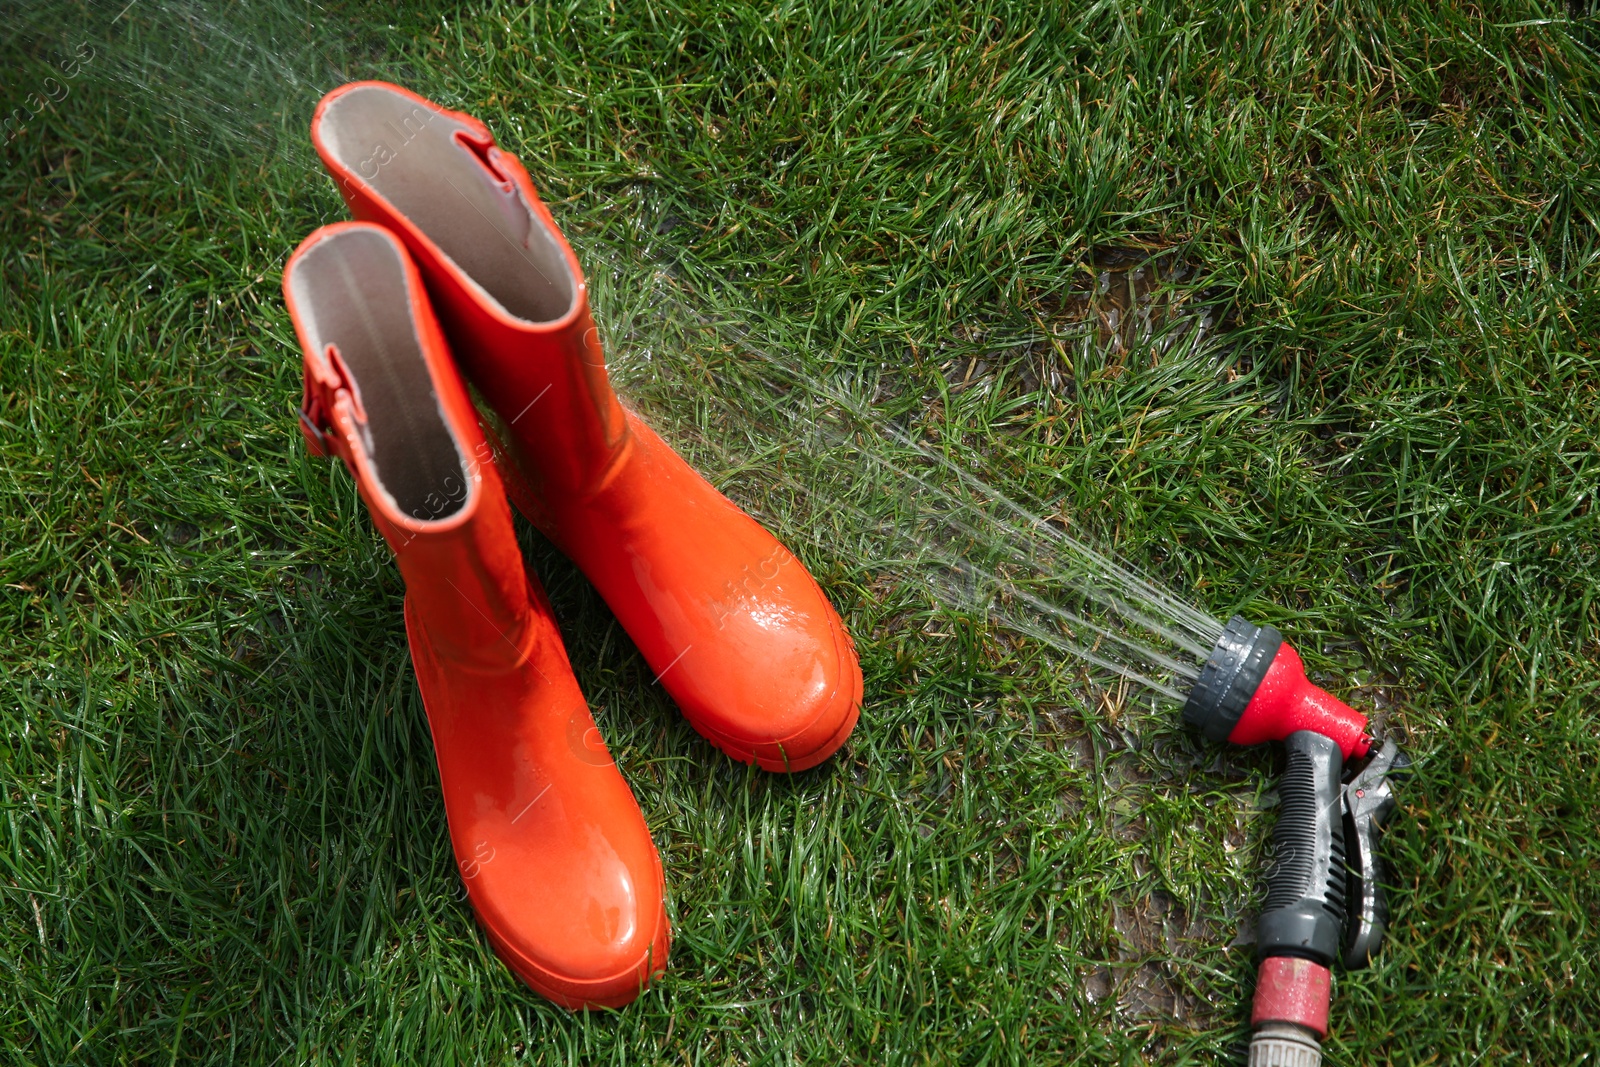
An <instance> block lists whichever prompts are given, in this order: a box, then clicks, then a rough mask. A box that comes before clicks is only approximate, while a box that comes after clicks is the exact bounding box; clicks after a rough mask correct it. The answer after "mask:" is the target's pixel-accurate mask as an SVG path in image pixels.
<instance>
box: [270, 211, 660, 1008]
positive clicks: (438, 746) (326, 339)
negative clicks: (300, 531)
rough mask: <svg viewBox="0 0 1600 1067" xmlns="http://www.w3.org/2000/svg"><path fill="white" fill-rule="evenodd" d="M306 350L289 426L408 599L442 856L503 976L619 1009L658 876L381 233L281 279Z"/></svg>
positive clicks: (316, 241)
mask: <svg viewBox="0 0 1600 1067" xmlns="http://www.w3.org/2000/svg"><path fill="white" fill-rule="evenodd" d="M283 289H284V296H285V298H286V299H287V301H288V305H289V314H290V316H291V317H292V318H293V319H294V324H295V330H296V331H297V332H298V333H299V336H300V343H301V346H302V347H303V348H304V350H305V381H306V393H305V403H304V406H303V408H302V411H301V428H302V430H303V431H304V432H305V435H306V440H307V442H308V443H309V444H310V445H311V448H312V451H313V452H316V453H317V454H319V455H326V454H327V453H329V452H332V453H334V454H336V455H338V456H339V458H341V459H343V460H344V462H345V465H346V466H347V467H348V468H349V469H350V472H351V473H352V474H353V475H355V479H356V484H357V485H358V486H359V487H360V490H361V497H362V499H363V500H365V501H366V503H367V508H368V510H369V511H370V512H371V514H372V519H373V522H374V523H375V524H376V525H377V527H378V530H379V531H380V532H381V533H382V534H383V536H384V539H385V540H386V541H388V543H389V547H390V548H391V549H393V550H394V555H395V560H396V561H397V562H398V563H399V566H400V573H401V574H402V575H403V576H404V577H405V581H406V601H405V617H406V635H407V637H408V638H409V639H410V643H411V659H412V662H413V664H414V665H415V666H416V672H417V687H418V688H419V689H421V690H422V702H423V705H424V706H425V707H426V709H427V713H428V727H429V729H430V730H431V731H432V733H433V744H434V749H435V752H436V754H437V756H438V760H439V783H440V785H441V786H442V787H443V791H444V808H445V814H446V816H447V817H448V818H449V822H450V842H451V845H452V846H453V847H454V849H455V854H456V861H457V862H458V863H459V864H460V866H461V874H462V878H463V879H464V881H465V883H466V887H467V894H468V896H469V898H470V899H471V901H472V906H473V909H474V910H475V911H476V912H477V915H478V919H479V921H480V922H482V923H483V927H484V929H485V930H486V931H488V934H489V940H490V942H491V943H492V944H493V945H494V949H495V951H496V952H497V953H498V954H499V956H500V958H501V959H503V960H504V961H505V962H506V963H507V964H508V965H509V966H510V967H511V969H512V970H513V971H514V972H516V974H517V976H518V977H519V978H521V979H522V980H523V981H525V982H526V983H528V985H530V986H532V987H533V988H534V989H535V990H536V991H537V992H539V993H542V994H543V995H544V996H546V997H549V998H550V999H551V1000H553V1001H555V1002H556V1003H557V1004H562V1005H565V1006H566V1007H569V1008H580V1007H585V1008H586V1007H619V1006H621V1005H623V1004H626V1003H627V1002H628V1001H630V1000H632V999H633V998H634V997H635V996H637V995H638V994H639V991H640V990H641V989H642V988H643V987H644V985H645V984H646V983H647V982H648V981H649V980H650V978H651V976H652V975H655V974H658V973H660V972H661V970H662V969H663V968H664V966H665V963H666V957H667V916H666V910H665V908H664V907H663V904H662V880H661V861H660V858H659V857H658V856H657V855H656V849H655V844H654V842H652V841H651V839H650V833H649V831H648V830H647V829H646V828H645V823H644V817H643V815H641V813H640V811H639V805H638V804H637V803H636V802H635V801H634V799H633V794H632V793H631V792H629V790H628V784H627V783H626V782H625V781H623V779H622V775H621V773H620V772H618V770H617V767H616V764H615V763H613V762H612V760H611V755H610V753H609V752H607V751H606V746H605V742H604V741H602V740H601V739H600V734H599V731H598V730H597V729H596V728H595V725H594V719H592V718H591V717H590V715H589V708H588V705H587V704H586V703H585V701H584V699H583V694H582V693H581V692H579V690H578V683H577V680H576V679H575V678H573V676H572V668H571V666H569V665H568V663H567V655H566V650H565V649H564V648H563V647H562V644H561V634H560V632H559V631H558V630H557V629H556V625H555V622H554V621H553V620H552V618H551V616H550V605H549V603H548V602H547V601H546V600H545V596H544V591H543V590H542V589H540V587H539V586H538V584H537V583H536V582H535V581H534V580H533V578H532V576H531V575H528V574H527V573H526V571H525V570H524V569H523V565H522V555H521V552H520V551H519V550H518V546H517V542H516V537H515V535H514V534H513V532H512V527H511V509H510V508H509V507H507V506H506V498H505V490H504V488H503V487H502V486H501V484H500V477H499V475H498V473H497V472H496V470H495V467H494V464H493V463H492V462H491V461H490V451H489V448H488V446H487V444H486V443H485V441H484V438H483V435H482V432H481V431H480V430H479V428H478V422H477V418H476V414H475V412H474V411H473V408H472V401H471V400H470V399H469V398H468V396H467V393H466V389H465V387H464V386H463V385H462V383H461V378H460V376H459V375H458V374H457V372H456V369H455V367H454V365H453V364H452V363H451V361H450V355H449V351H448V349H447V348H446V347H445V341H444V337H443V335H442V333H441V332H440V330H439V326H438V323H437V322H436V321H435V319H434V317H433V313H432V311H431V310H430V307H429V304H428V297H427V293H426V291H425V290H424V289H423V286H422V280H421V277H420V276H419V275H418V273H417V270H416V267H415V265H414V264H413V263H412V262H411V259H410V257H409V256H408V255H407V254H406V252H405V249H404V248H403V247H402V246H401V244H400V243H399V242H398V241H397V240H395V237H394V235H393V234H391V233H388V232H387V231H385V230H382V229H380V228H379V227H376V226H369V225H366V224H364V223H350V222H347V223H340V224H338V225H335V226H326V227H323V228H322V229H320V230H318V231H317V232H316V233H314V234H312V235H311V236H310V237H308V238H307V239H306V240H305V243H303V244H302V245H301V246H300V248H299V249H298V250H297V251H296V252H295V254H294V256H293V257H292V258H291V259H290V260H289V263H288V265H287V266H286V267H285V268H284V272H283Z"/></svg>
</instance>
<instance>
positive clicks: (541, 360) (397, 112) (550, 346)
mask: <svg viewBox="0 0 1600 1067" xmlns="http://www.w3.org/2000/svg"><path fill="white" fill-rule="evenodd" d="M311 139H312V142H313V143H314V144H315V145H316V147H317V151H318V153H319V154H320V155H321V156H322V160H323V163H324V165H326V166H327V168H328V170H329V171H330V172H331V173H332V175H333V177H334V180H335V181H336V182H337V183H338V186H339V191H340V193H341V194H342V195H343V196H344V198H345V201H346V202H347V203H348V204H349V205H350V209H351V211H353V212H354V213H355V215H356V217H358V218H362V219H368V220H371V221H374V222H378V223H381V224H382V225H384V226H386V227H389V228H390V229H392V230H393V231H394V232H395V233H396V234H397V235H398V236H399V237H400V239H401V240H402V241H404V242H405V245H406V247H407V248H408V249H409V250H410V252H411V254H412V255H413V256H414V257H415V258H416V260H417V265H418V267H419V268H420V269H421V271H422V275H423V278H424V279H425V281H426V282H427V286H428V291H429V292H430V293H431V294H432V296H433V299H434V301H435V303H436V305H437V306H438V308H439V315H440V318H441V320H442V321H443V323H444V326H445V329H446V331H447V332H448V333H449V335H450V339H451V343H452V344H453V346H454V349H455V353H456V357H457V358H458V359H459V360H460V361H461V365H462V367H463V369H464V370H465V371H466V373H467V376H468V377H469V378H471V380H472V381H473V383H474V384H475V385H477V386H478V388H479V389H480V390H481V391H482V393H483V395H484V396H485V397H486V398H487V400H488V402H489V404H490V405H491V406H492V407H493V408H494V410H495V412H496V413H497V414H498V415H499V417H500V421H501V424H502V425H503V426H504V427H506V429H507V433H508V435H509V437H510V439H511V440H510V445H511V452H512V455H513V457H514V458H515V461H516V464H517V466H518V468H520V473H521V475H522V478H521V479H520V483H521V484H518V483H517V482H515V481H514V482H512V484H511V490H512V499H513V501H514V502H515V503H516V504H517V506H518V507H519V508H520V509H521V510H522V511H523V512H524V513H525V514H527V516H528V518H529V519H530V520H532V521H533V523H534V524H535V525H536V526H538V527H539V529H541V530H542V531H544V533H545V534H546V535H547V536H548V537H549V538H550V539H551V540H552V541H553V542H555V544H556V545H557V547H559V548H560V549H561V550H562V551H563V552H565V553H566V554H567V555H568V556H569V557H570V558H571V559H572V560H573V561H574V562H576V563H577V564H578V566H579V567H580V568H581V569H582V570H583V572H584V574H586V575H587V576H588V577H589V579H590V581H592V582H593V583H594V584H595V587H596V588H597V589H599V591H600V593H601V595H602V596H604V597H605V599H606V603H607V604H609V605H610V606H611V610H612V611H613V612H615V613H616V616H617V618H618V619H619V620H620V621H621V622H622V625H623V627H624V628H625V629H626V630H627V631H628V633H629V634H630V635H632V637H633V639H634V641H635V643H637V644H638V646H639V650H640V651H641V652H643V653H644V657H645V660H646V661H647V662H648V663H649V664H650V668H651V669H652V670H653V671H655V672H656V676H657V679H658V680H659V681H661V682H662V684H664V685H665V686H666V687H667V690H668V691H669V692H670V693H671V694H672V696H673V698H674V699H675V700H676V701H677V702H678V706H679V707H681V708H682V709H683V711H684V714H685V715H687V716H688V718H689V721H690V722H691V723H692V724H693V725H694V727H695V729H697V730H699V731H700V733H702V734H704V735H705V736H706V737H707V738H709V739H710V740H711V742H712V743H713V744H715V745H716V746H717V747H718V748H720V749H722V750H723V751H724V752H726V753H728V754H729V755H730V756H732V757H734V758H735V759H738V760H743V761H745V762H747V763H748V762H750V761H752V760H754V761H755V762H757V763H759V764H760V765H761V766H763V767H765V768H767V769H769V770H804V769H805V768H808V767H812V766H815V765H816V764H818V763H821V762H822V761H823V760H825V759H827V758H828V756H830V755H831V754H832V753H833V752H834V750H835V749H837V748H838V747H839V746H840V745H841V744H843V743H844V740H845V738H846V737H847V736H848V735H849V733H850V731H851V729H852V728H853V727H854V726H855V723H856V719H857V717H858V716H859V714H860V704H861V668H860V666H859V665H858V663H857V661H856V655H855V649H854V646H853V645H852V644H851V641H850V638H849V636H848V635H847V634H846V632H845V629H844V625H843V623H841V622H840V620H839V616H838V614H837V613H836V612H835V611H834V610H833V608H832V606H831V605H830V604H829V603H828V601H827V598H826V597H825V596H824V595H823V593H822V590H821V589H819V588H818V586H817V583H816V582H815V580H813V579H812V577H811V575H810V574H809V573H807V571H806V569H805V567H804V566H803V565H802V564H801V563H800V562H799V560H797V559H796V558H795V557H794V556H793V555H792V554H791V553H790V552H789V551H788V550H787V549H785V548H784V547H783V545H781V544H779V543H778V541H777V539H776V538H774V537H773V536H772V535H771V534H770V533H768V532H767V531H766V530H764V529H763V528H762V527H761V526H759V525H758V524H757V523H756V522H755V521H754V520H752V519H751V518H750V517H749V516H748V515H746V514H745V513H744V512H742V511H740V510H739V509H738V508H737V507H735V506H734V505H733V504H732V503H731V502H730V501H728V499H727V498H726V497H724V496H723V495H722V494H720V493H718V492H717V491H716V490H715V489H714V488H712V486H711V484H710V483H709V482H707V481H706V480H705V479H704V478H702V477H701V476H700V475H699V474H697V473H695V471H694V470H692V469H691V468H690V467H689V465H688V464H687V463H685V462H684V461H683V459H682V458H681V457H679V456H678V454H677V453H676V452H674V451H673V450H672V449H671V448H670V447H668V446H667V445H666V444H665V443H664V442H663V441H662V440H661V438H659V437H658V436H656V434H655V433H653V432H652V431H651V430H650V428H649V427H648V426H646V425H645V424H644V422H643V421H641V420H640V418H639V417H638V416H637V415H635V414H634V413H633V412H632V411H629V410H628V409H626V408H624V407H622V406H621V405H620V404H619V403H618V402H617V399H616V397H615V395H614V394H613V393H612V391H611V386H610V384H609V382H608V380H607V377H606V367H605V356H604V354H603V353H602V351H601V349H600V342H599V336H598V332H597V331H596V330H595V327H594V323H593V321H592V320H591V319H590V316H589V304H588V297H587V292H586V288H585V284H584V280H583V274H582V272H581V271H580V270H579V267H578V260H577V257H576V256H574V255H573V253H572V249H571V248H570V247H569V246H568V245H567V242H566V240H565V239H564V238H563V237H562V236H561V233H560V231H559V230H558V229H557V228H556V225H555V221H554V220H553V219H552V218H551V217H550V212H549V211H548V210H547V209H546V208H545V206H544V204H543V203H541V202H540V200H539V198H538V196H537V194H536V193H535V192H534V189H533V183H532V181H531V180H530V179H529V177H528V172H527V171H526V170H524V169H523V167H522V165H521V164H520V163H518V162H517V160H516V159H514V158H513V157H511V156H509V155H506V154H505V153H503V152H501V151H500V149H499V148H497V147H496V146H495V142H494V138H493V136H492V135H491V134H490V133H489V130H488V128H487V127H485V126H484V125H483V124H482V123H480V122H478V121H477V120H476V119H473V118H471V117H469V116H466V115H462V114H459V113H455V112H450V111H444V110H442V109H441V108H439V107H438V106H437V105H435V104H432V103H430V102H429V101H427V100H424V99H423V98H422V97H419V96H417V95H415V94H414V93H410V92H407V91H406V90H404V89H400V88H398V87H396V86H393V85H389V84H386V83H384V82H355V83H352V84H350V85H346V86H343V87H341V88H339V89H336V90H335V91H334V92H332V93H330V94H328V95H327V96H326V97H324V98H323V100H322V103H321V104H319V105H318V107H317V111H316V115H315V117H314V118H313V119H312V127H311ZM507 474H508V478H509V474H510V472H509V471H508V472H507Z"/></svg>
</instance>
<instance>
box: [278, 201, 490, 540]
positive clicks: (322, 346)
mask: <svg viewBox="0 0 1600 1067" xmlns="http://www.w3.org/2000/svg"><path fill="white" fill-rule="evenodd" d="M401 254H402V252H401V249H400V247H399V244H398V241H397V240H396V239H395V238H393V237H390V236H388V235H386V234H383V233H379V232H377V231H374V230H345V231H342V232H340V233H335V234H331V235H329V236H326V237H324V238H322V239H321V240H319V241H318V242H317V243H316V244H314V245H312V246H311V248H310V249H309V250H307V252H306V253H305V254H304V255H303V256H301V257H300V258H299V259H297V260H295V262H294V264H293V266H292V268H291V271H290V275H289V278H288V282H289V290H290V292H291V293H293V294H294V301H295V307H296V309H297V310H298V312H299V315H300V318H301V320H302V325H303V326H304V328H305V331H306V333H307V334H308V335H309V337H310V340H311V344H312V346H313V351H315V352H318V353H326V352H327V350H328V347H329V346H330V345H331V346H333V348H334V349H335V350H336V351H337V352H338V355H339V358H340V359H341V360H342V361H343V362H344V365H345V368H346V370H347V372H348V374H349V376H350V377H351V379H352V386H353V389H354V392H355V395H356V398H357V402H358V403H357V406H358V407H359V408H361V409H362V410H364V411H365V413H366V421H365V422H359V419H358V429H359V431H360V433H361V436H362V444H363V445H364V447H365V450H366V452H367V455H368V457H369V458H370V459H371V460H372V465H373V467H374V468H375V469H376V471H377V480H378V488H379V489H380V490H381V491H383V492H385V493H387V494H388V495H389V497H390V499H392V500H393V501H394V506H395V508H396V509H397V510H398V511H399V512H400V513H401V514H403V515H409V516H410V517H412V518H414V519H423V520H436V519H443V518H448V517H449V516H450V515H453V514H455V513H456V512H457V511H459V510H460V509H461V506H462V505H463V504H464V503H465V502H466V497H467V487H468V476H467V468H466V462H465V459H464V457H463V454H462V451H461V449H460V447H459V446H458V444H457V442H456V440H455V436H454V435H453V434H452V433H451V432H450V427H449V425H448V424H447V423H446V421H445V416H444V410H443V409H442V408H441V407H440V405H439V396H438V394H437V393H436V392H435V391H434V387H433V379H432V377H431V376H430V375H429V374H428V366H427V363H426V362H425V361H424V359H423V355H422V344H421V341H420V340H419V339H418V337H417V331H416V326H415V323H414V321H413V309H412V307H411V301H410V299H409V295H408V294H407V292H406V281H405V273H404V268H403V266H402V263H401V260H400V256H401Z"/></svg>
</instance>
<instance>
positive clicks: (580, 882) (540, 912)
mask: <svg viewBox="0 0 1600 1067" xmlns="http://www.w3.org/2000/svg"><path fill="white" fill-rule="evenodd" d="M589 844H590V845H591V847H590V848H588V849H584V850H582V852H580V853H579V854H578V855H573V854H572V850H570V849H568V850H563V853H564V854H565V855H566V859H565V860H564V861H563V862H562V863H561V864H559V865H557V864H553V863H552V862H550V855H549V854H548V853H542V850H539V849H536V848H531V849H526V850H524V851H523V852H522V854H520V855H516V854H513V855H508V856H507V857H506V858H507V859H510V860H511V861H512V862H509V863H504V864H500V863H493V862H491V863H486V864H484V865H483V867H482V870H481V872H480V873H479V874H478V876H477V877H476V878H474V879H472V880H471V881H470V882H469V891H470V893H471V895H472V901H473V906H474V908H475V910H476V911H477V913H478V917H479V920H480V921H481V922H482V923H483V926H484V929H485V931H487V933H488V935H489V939H490V941H491V942H492V943H493V945H494V948H495V951H496V952H497V953H498V954H499V956H500V957H501V959H503V960H504V961H505V962H506V963H507V964H508V965H509V966H510V967H511V969H512V971H513V972H515V973H516V975H517V977H518V978H520V979H522V981H523V982H525V983H526V984H527V985H529V986H530V987H532V988H533V990H534V991H535V992H537V993H539V994H541V995H542V996H545V997H547V998H549V999H550V1000H553V1001H555V1002H556V1003H557V1004H561V1005H563V1006H565V1007H569V1008H593V1007H607V1008H615V1007H621V1006H622V1005H624V1004H626V1003H628V1002H629V1001H631V1000H633V999H634V998H635V997H637V996H638V995H639V994H640V993H641V992H642V991H643V990H644V988H645V986H646V985H648V983H649V982H650V980H651V978H653V977H654V976H655V975H658V974H660V973H661V972H662V971H663V970H664V969H665V966H666V957H667V950H668V941H669V934H668V924H667V914H666V908H665V906H664V904H663V902H662V898H661V875H660V873H659V871H658V870H655V869H653V868H654V864H650V866H651V867H652V869H650V870H635V869H634V868H635V867H636V866H638V865H637V864H634V863H629V862H627V861H626V860H625V859H624V858H623V857H622V856H620V855H618V854H617V852H616V850H614V849H613V848H611V847H610V842H607V841H605V840H604V839H603V837H601V835H599V834H593V835H592V836H591V840H590V842H589ZM585 852H586V853H587V855H584V854H582V853H585ZM652 856H653V852H652ZM558 867H559V868H560V869H558Z"/></svg>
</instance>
